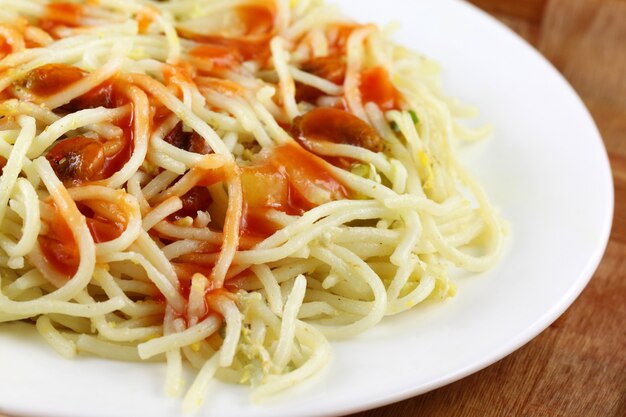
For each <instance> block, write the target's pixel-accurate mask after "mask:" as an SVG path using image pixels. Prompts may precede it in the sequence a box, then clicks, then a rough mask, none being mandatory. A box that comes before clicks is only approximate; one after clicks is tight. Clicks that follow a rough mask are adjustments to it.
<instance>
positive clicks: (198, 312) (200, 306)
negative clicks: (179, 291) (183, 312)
mask: <svg viewBox="0 0 626 417" xmlns="http://www.w3.org/2000/svg"><path fill="white" fill-rule="evenodd" d="M208 286H209V280H208V279H207V277H205V276H204V275H202V274H199V273H195V274H193V276H192V277H191V287H190V288H189V297H188V301H187V323H188V327H191V326H195V325H196V324H198V322H199V321H200V319H201V318H202V316H203V315H204V314H205V313H206V308H207V304H206V298H205V297H206V292H207V287H208Z"/></svg>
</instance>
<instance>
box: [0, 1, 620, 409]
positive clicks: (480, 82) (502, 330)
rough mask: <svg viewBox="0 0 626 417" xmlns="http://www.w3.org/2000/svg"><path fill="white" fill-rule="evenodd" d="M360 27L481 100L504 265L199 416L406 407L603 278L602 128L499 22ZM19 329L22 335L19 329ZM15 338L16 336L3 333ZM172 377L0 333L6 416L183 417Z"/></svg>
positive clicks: (411, 21) (374, 13)
mask: <svg viewBox="0 0 626 417" xmlns="http://www.w3.org/2000/svg"><path fill="white" fill-rule="evenodd" d="M340 4H341V5H342V6H343V8H344V10H346V11H347V12H349V13H351V14H353V15H354V16H355V17H357V18H359V19H360V20H363V21H374V22H376V23H380V24H384V23H388V22H391V21H393V20H398V21H400V23H401V24H402V29H401V31H400V32H399V33H398V36H397V39H399V40H401V41H402V42H403V43H404V44H406V45H408V46H410V47H412V48H414V49H417V50H420V51H422V52H424V53H426V54H427V55H429V56H431V57H433V58H435V59H436V60H438V61H439V62H440V63H441V64H442V67H443V71H444V86H445V88H446V91H447V92H448V93H450V94H453V95H455V96H457V97H459V98H460V99H461V100H462V101H465V102H468V103H473V104H476V105H477V106H479V107H480V109H481V111H482V116H481V118H482V119H483V120H484V121H490V122H492V123H493V124H494V125H495V132H496V133H495V135H494V137H493V138H492V139H490V140H488V141H486V142H484V143H480V144H478V145H474V146H470V147H465V148H464V149H463V150H462V160H463V162H464V163H465V164H466V165H467V166H469V168H471V170H472V171H473V172H474V173H475V174H476V175H477V176H478V177H479V179H480V180H481V181H482V183H483V184H484V186H485V188H486V189H487V191H488V193H489V195H490V197H491V198H492V200H493V201H494V202H495V203H496V204H497V205H498V206H500V207H501V209H502V213H503V215H504V217H505V218H506V219H508V220H509V222H510V226H511V233H510V236H509V237H508V240H507V249H506V253H505V255H504V257H503V259H502V261H501V262H500V264H499V265H498V266H497V267H496V268H495V269H493V270H492V271H490V272H488V273H486V274H482V275H470V276H463V277H460V278H459V279H458V294H457V296H456V297H455V298H454V299H451V300H449V301H447V302H445V303H442V304H432V305H428V306H423V307H421V308H418V309H416V310H414V311H411V312H409V313H407V314H402V315H400V316H399V317H394V318H391V319H387V320H384V322H383V323H382V324H380V325H379V326H378V327H376V328H375V329H373V330H371V331H369V332H367V333H366V334H364V335H362V336H361V337H358V338H356V339H353V340H349V341H346V342H341V343H333V346H332V347H333V357H332V361H331V363H330V365H329V366H328V367H327V369H326V370H325V371H324V372H322V373H321V375H319V376H317V377H316V378H314V379H313V380H312V381H310V382H308V383H306V384H304V385H303V386H300V387H297V388H296V389H294V390H292V391H290V392H289V393H287V394H284V395H280V396H278V397H276V398H275V399H273V400H272V401H270V402H268V403H265V404H263V405H254V406H253V405H250V403H249V400H248V397H247V393H248V391H247V389H246V388H242V387H232V386H226V385H222V384H218V383H215V385H214V386H213V387H212V391H211V392H210V393H209V394H208V397H207V401H206V405H205V407H204V408H203V409H202V411H201V412H200V413H199V414H200V415H202V416H233V417H240V416H256V417H260V416H272V417H278V416H290V417H293V416H324V415H332V414H343V413H348V412H354V411H358V410H362V409H366V408H371V407H375V406H380V405H383V404H386V403H390V402H393V401H398V400H401V399H404V398H407V397H410V396H413V395H416V394H420V393H424V392H426V391H429V390H432V389H434V388H437V387H440V386H442V385H445V384H447V383H450V382H453V381H455V380H458V379H460V378H462V377H464V376H466V375H469V374H471V373H472V372H475V371H477V370H479V369H481V368H484V367H485V366H487V365H489V364H491V363H493V362H495V361H497V360H499V359H501V358H502V357H504V356H505V355H507V354H509V353H511V352H512V351H514V350H515V349H517V348H519V347H520V346H522V345H523V344H524V343H526V342H528V341H529V340H530V339H531V338H533V337H535V336H536V335H537V334H538V333H539V332H541V331H542V330H543V329H545V328H546V327H547V326H548V325H549V324H550V323H552V322H553V321H554V320H555V319H556V318H557V317H558V316H559V315H560V314H561V313H563V311H565V309H566V308H567V307H568V306H569V305H570V304H571V303H572V302H573V301H574V299H575V298H576V297H577V296H578V294H579V293H580V292H581V291H582V289H583V288H584V286H585V285H586V283H587V282H588V280H589V278H590V277H591V276H592V274H593V272H594V270H595V268H596V267H597V265H598V263H599V261H600V258H601V256H602V254H603V252H604V249H605V245H606V242H607V240H608V236H609V230H610V226H611V219H612V211H613V187H612V180H611V175H610V168H609V164H608V160H607V155H606V152H605V149H604V147H603V145H602V141H601V139H600V136H599V134H598V131H597V129H596V127H595V125H594V123H593V121H592V119H591V117H590V116H589V113H588V112H587V110H586V109H585V107H584V106H583V104H582V102H581V101H580V99H579V98H578V97H577V96H576V94H575V93H574V91H573V90H572V88H571V87H570V86H569V85H568V84H567V83H566V82H565V80H564V79H563V78H562V77H561V76H560V75H559V74H558V73H557V72H556V71H555V70H554V69H553V68H552V67H551V66H550V65H549V64H548V63H547V62H546V60H544V59H543V58H542V57H541V56H540V55H539V54H538V53H537V52H536V51H534V50H533V49H532V48H530V47H529V46H528V45H527V44H526V43H524V42H523V41H522V40H520V39H519V38H518V37H517V36H515V35H514V34H513V33H512V32H510V31H509V30H507V29H505V28H504V27H503V26H501V25H500V24H498V23H497V22H496V21H494V20H493V19H491V18H489V17H488V16H486V15H485V14H483V13H481V12H479V11H477V10H476V9H474V8H473V7H472V6H469V5H467V4H466V3H463V2H460V1H453V0H421V1H410V2H409V1H401V0H385V1H384V2H380V1H358V0H344V1H341V2H340ZM18 327H22V326H18ZM7 330H8V331H7ZM163 381H164V367H162V366H160V365H151V364H126V363H119V362H113V361H107V360H99V359H95V358H85V357H81V358H78V359H76V360H74V361H66V360H63V359H60V358H59V357H58V356H56V354H55V353H53V352H52V351H51V350H50V349H49V348H48V347H47V346H46V345H45V344H44V342H43V341H42V340H40V339H38V338H37V337H36V336H34V335H33V334H32V332H31V331H28V330H21V329H20V328H15V326H9V327H7V326H4V327H2V328H0V413H1V412H5V413H9V414H11V413H15V414H24V415H29V416H59V417H61V416H63V417H73V416H90V417H98V416H112V415H115V416H143V415H146V416H152V417H161V416H177V415H179V411H180V406H181V404H180V401H179V400H177V399H170V398H167V397H166V396H165V394H164V392H163Z"/></svg>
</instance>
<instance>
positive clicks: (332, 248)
mask: <svg viewBox="0 0 626 417" xmlns="http://www.w3.org/2000/svg"><path fill="white" fill-rule="evenodd" d="M315 255H316V257H318V259H319V258H322V259H324V261H325V262H326V263H328V264H329V265H333V264H336V263H337V261H338V260H340V261H343V262H346V263H347V264H348V265H350V266H351V267H352V268H353V271H354V272H353V273H352V274H350V275H349V276H347V277H344V279H348V280H349V279H354V278H356V277H359V278H360V279H361V280H363V281H364V282H365V283H367V285H368V286H369V287H370V288H371V290H372V294H373V296H374V302H373V303H372V308H371V310H370V311H369V312H368V314H367V315H366V316H365V317H363V318H362V319H360V320H358V321H356V322H354V323H351V324H348V325H345V326H319V325H318V329H320V331H321V332H322V333H323V334H324V335H325V336H326V337H330V338H333V339H343V338H346V337H351V336H353V335H355V334H358V333H361V332H363V331H365V330H366V329H369V328H371V327H372V326H374V325H375V324H376V323H378V322H379V321H380V320H381V319H382V318H383V316H384V314H385V308H386V305H387V292H386V290H385V287H384V286H383V284H382V282H381V281H380V278H379V277H378V275H376V273H375V272H374V271H373V270H372V269H371V268H370V266H369V265H368V264H367V263H366V262H364V261H363V260H362V259H361V258H359V257H358V256H356V255H355V254H354V253H352V252H350V251H349V250H347V249H345V248H343V247H341V246H337V245H333V244H331V245H329V246H328V249H326V248H316V253H315Z"/></svg>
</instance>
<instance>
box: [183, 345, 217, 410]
mask: <svg viewBox="0 0 626 417" xmlns="http://www.w3.org/2000/svg"><path fill="white" fill-rule="evenodd" d="M219 357H220V355H218V354H215V355H213V356H212V357H211V358H210V359H209V360H207V361H206V362H205V364H204V366H203V367H202V369H200V372H198V375H197V376H196V379H195V380H194V381H193V384H191V387H190V388H189V391H187V394H186V395H185V398H184V399H183V412H184V413H192V412H194V411H195V410H197V409H199V408H200V407H201V406H202V404H203V403H204V393H205V391H206V390H207V389H208V386H209V383H210V382H211V380H212V379H213V376H214V375H215V373H216V372H217V370H218V369H219V366H220V365H219Z"/></svg>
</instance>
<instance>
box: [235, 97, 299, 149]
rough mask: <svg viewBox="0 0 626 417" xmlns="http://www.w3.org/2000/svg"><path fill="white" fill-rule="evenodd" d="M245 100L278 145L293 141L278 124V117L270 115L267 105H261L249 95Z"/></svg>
mask: <svg viewBox="0 0 626 417" xmlns="http://www.w3.org/2000/svg"><path fill="white" fill-rule="evenodd" d="M257 97H258V94H257ZM245 98H246V101H247V102H248V104H249V105H250V107H251V108H252V110H253V111H254V112H255V114H256V115H257V117H258V118H259V120H260V121H261V122H262V123H263V124H264V127H265V130H267V132H268V135H269V137H270V138H271V139H272V140H273V141H274V142H275V143H276V144H281V143H287V142H291V141H292V140H293V139H292V138H291V136H289V135H288V134H287V132H285V130H284V129H283V128H282V127H281V126H280V125H279V124H278V121H277V119H276V116H274V115H273V114H272V113H270V112H269V110H268V109H267V108H266V106H265V105H263V104H261V103H260V102H259V100H255V99H253V98H251V97H249V95H246V96H245ZM268 102H270V103H273V101H271V99H269V100H268ZM257 140H258V139H257Z"/></svg>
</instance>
